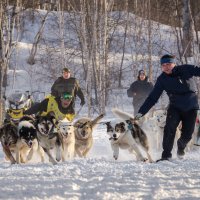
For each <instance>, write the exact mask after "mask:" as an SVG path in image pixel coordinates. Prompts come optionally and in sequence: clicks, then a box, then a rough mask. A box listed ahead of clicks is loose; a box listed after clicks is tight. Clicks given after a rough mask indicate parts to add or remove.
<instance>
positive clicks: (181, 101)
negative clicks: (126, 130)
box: [135, 55, 200, 161]
mask: <svg viewBox="0 0 200 200" xmlns="http://www.w3.org/2000/svg"><path fill="white" fill-rule="evenodd" d="M160 62H161V67H162V71H163V73H162V74H161V75H160V76H159V77H158V78H157V81H156V83H155V86H154V88H153V91H152V92H151V93H150V95H149V96H148V97H147V99H146V100H145V102H144V104H143V105H142V106H141V108H140V109H139V111H138V114H137V115H136V116H135V119H136V120H137V119H139V118H141V117H142V116H143V115H145V114H146V113H147V112H148V111H149V109H150V108H151V107H152V106H153V105H154V104H155V103H156V102H157V101H158V99H159V97H160V96H161V94H162V92H163V91H164V90H165V91H166V92H167V95H168V97H169V107H168V110H167V118H166V125H165V128H164V136H163V152H162V157H161V159H160V160H168V159H170V158H171V157H172V154H171V151H172V148H173V144H174V138H175V134H176V128H177V126H178V125H179V123H180V122H182V130H181V136H180V138H179V139H178V141H177V146H178V150H177V156H178V157H179V158H183V156H184V155H185V152H184V149H185V147H186V145H187V143H188V142H189V141H190V140H191V138H192V133H193V132H194V127H195V120H196V117H197V110H198V109H199V105H198V97H197V86H196V83H195V80H194V79H193V77H194V76H200V68H199V67H197V66H194V65H180V66H176V64H175V57H174V56H172V55H164V56H163V57H162V58H161V60H160ZM160 160H158V161H160Z"/></svg>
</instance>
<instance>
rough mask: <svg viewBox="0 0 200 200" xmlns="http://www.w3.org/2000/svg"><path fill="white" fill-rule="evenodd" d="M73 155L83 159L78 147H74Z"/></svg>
mask: <svg viewBox="0 0 200 200" xmlns="http://www.w3.org/2000/svg"><path fill="white" fill-rule="evenodd" d="M75 151H76V152H75V153H76V154H77V155H78V156H79V157H80V158H82V157H83V155H82V152H81V151H80V150H79V147H76V148H75Z"/></svg>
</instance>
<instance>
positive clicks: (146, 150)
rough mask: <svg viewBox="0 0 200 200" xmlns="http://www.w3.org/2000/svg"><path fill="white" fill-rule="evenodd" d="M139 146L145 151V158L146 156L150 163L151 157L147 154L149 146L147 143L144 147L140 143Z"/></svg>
mask: <svg viewBox="0 0 200 200" xmlns="http://www.w3.org/2000/svg"><path fill="white" fill-rule="evenodd" d="M140 146H141V148H142V149H143V150H144V151H145V153H146V154H147V158H148V160H149V162H150V163H152V162H153V159H152V157H151V155H150V154H149V147H148V146H147V145H146V146H145V147H144V146H142V145H140Z"/></svg>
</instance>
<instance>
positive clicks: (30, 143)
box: [16, 116, 44, 163]
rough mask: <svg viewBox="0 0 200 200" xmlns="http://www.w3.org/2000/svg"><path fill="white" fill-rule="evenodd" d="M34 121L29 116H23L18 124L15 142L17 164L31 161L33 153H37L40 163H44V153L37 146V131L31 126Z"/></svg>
mask: <svg viewBox="0 0 200 200" xmlns="http://www.w3.org/2000/svg"><path fill="white" fill-rule="evenodd" d="M33 123H34V119H33V118H32V117H30V116H24V117H22V118H21V119H20V121H19V124H18V132H17V133H18V137H19V138H18V140H17V144H16V147H17V154H16V160H17V163H20V162H22V163H26V162H27V161H29V160H31V159H32V157H33V154H34V152H36V151H37V152H38V153H39V155H40V157H41V161H42V162H44V152H43V150H42V149H41V147H40V146H39V144H38V140H37V131H36V128H35V126H34V125H33Z"/></svg>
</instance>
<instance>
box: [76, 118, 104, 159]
mask: <svg viewBox="0 0 200 200" xmlns="http://www.w3.org/2000/svg"><path fill="white" fill-rule="evenodd" d="M103 117H104V115H103V114H101V115H99V116H98V117H97V118H95V119H93V120H92V119H90V118H81V119H79V120H77V121H76V122H75V123H74V127H75V154H77V155H78V156H79V157H84V158H85V157H86V156H87V154H88V152H89V151H90V149H91V147H92V145H93V136H92V132H93V130H94V129H95V128H96V127H97V125H98V122H99V121H100V120H101V119H102V118H103Z"/></svg>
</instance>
